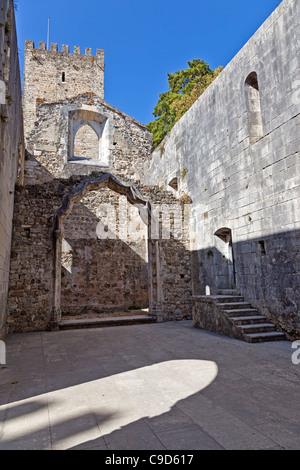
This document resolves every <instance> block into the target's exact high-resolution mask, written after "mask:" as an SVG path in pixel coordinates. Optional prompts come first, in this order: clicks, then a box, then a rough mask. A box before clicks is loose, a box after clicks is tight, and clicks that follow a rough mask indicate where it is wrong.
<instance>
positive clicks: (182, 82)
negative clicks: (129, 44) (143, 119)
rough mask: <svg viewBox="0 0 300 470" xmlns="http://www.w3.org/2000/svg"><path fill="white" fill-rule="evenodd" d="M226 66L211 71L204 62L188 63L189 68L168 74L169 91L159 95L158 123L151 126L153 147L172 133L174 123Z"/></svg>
mask: <svg viewBox="0 0 300 470" xmlns="http://www.w3.org/2000/svg"><path fill="white" fill-rule="evenodd" d="M222 70H223V67H218V68H216V69H215V70H211V69H210V67H209V65H208V64H207V63H206V62H204V61H203V60H201V59H194V60H191V61H189V62H188V68H187V69H185V70H179V71H177V72H175V73H172V74H171V73H168V83H169V90H168V91H166V92H165V93H161V94H160V95H159V100H158V102H157V104H156V106H155V108H154V111H153V116H154V117H155V118H156V119H155V120H154V121H151V122H149V124H147V127H148V129H149V131H150V132H151V133H152V134H153V145H154V147H157V146H158V145H159V144H160V142H161V141H162V140H163V139H164V137H165V136H166V135H167V134H168V133H169V132H170V130H171V129H172V127H173V126H174V124H175V123H176V122H177V121H178V120H179V119H180V118H181V117H182V116H183V115H184V113H186V111H187V110H188V109H189V108H190V107H191V106H192V104H193V103H194V102H195V101H196V100H197V99H198V98H199V96H200V95H202V93H203V92H204V91H205V90H206V89H207V87H208V86H209V85H210V84H211V83H212V82H213V80H214V79H215V78H216V77H217V76H218V75H219V74H220V72H221V71H222Z"/></svg>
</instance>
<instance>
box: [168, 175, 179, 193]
mask: <svg viewBox="0 0 300 470" xmlns="http://www.w3.org/2000/svg"><path fill="white" fill-rule="evenodd" d="M169 186H170V187H171V188H172V189H174V190H175V191H178V178H173V179H172V180H171V181H170V183H169Z"/></svg>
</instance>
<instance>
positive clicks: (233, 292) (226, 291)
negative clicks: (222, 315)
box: [218, 289, 239, 295]
mask: <svg viewBox="0 0 300 470" xmlns="http://www.w3.org/2000/svg"><path fill="white" fill-rule="evenodd" d="M218 295H239V293H238V291H237V290H234V289H220V290H219V291H218Z"/></svg>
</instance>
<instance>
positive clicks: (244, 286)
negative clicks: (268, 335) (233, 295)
mask: <svg viewBox="0 0 300 470" xmlns="http://www.w3.org/2000/svg"><path fill="white" fill-rule="evenodd" d="M232 249H233V259H234V272H235V281H236V282H235V285H232V283H230V282H229V281H230V275H229V272H228V264H230V263H228V259H227V258H226V256H225V255H224V252H222V251H220V250H219V249H217V248H216V247H214V246H213V247H207V248H206V249H203V250H198V251H194V252H192V254H191V256H192V278H193V294H194V295H209V294H210V295H216V294H217V293H218V291H219V290H222V289H232V288H236V289H237V291H238V293H240V294H241V295H243V296H244V297H245V299H246V300H247V301H250V302H251V303H252V305H253V306H254V307H255V308H257V309H258V310H259V311H260V313H262V314H263V315H265V316H266V317H267V318H269V319H270V320H272V322H273V323H275V324H276V325H277V326H278V327H279V328H280V329H282V330H283V331H286V332H287V333H289V334H290V335H291V336H294V337H297V335H298V336H299V333H300V326H299V325H300V287H299V286H300V231H291V232H282V233H277V234H274V235H270V236H267V237H263V238H254V239H251V240H248V241H244V242H236V243H233V246H232Z"/></svg>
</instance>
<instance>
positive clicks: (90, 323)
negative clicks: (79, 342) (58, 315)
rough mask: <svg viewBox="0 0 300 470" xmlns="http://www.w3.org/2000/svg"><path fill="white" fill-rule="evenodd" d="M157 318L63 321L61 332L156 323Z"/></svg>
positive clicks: (135, 317) (60, 324)
mask: <svg viewBox="0 0 300 470" xmlns="http://www.w3.org/2000/svg"><path fill="white" fill-rule="evenodd" d="M155 321H156V319H155V317H151V316H148V315H132V316H127V317H126V316H123V317H105V318H85V319H80V320H61V321H60V323H59V329H60V330H74V329H79V328H104V327H111V326H124V325H141V324H143V325H144V324H148V323H155Z"/></svg>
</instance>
